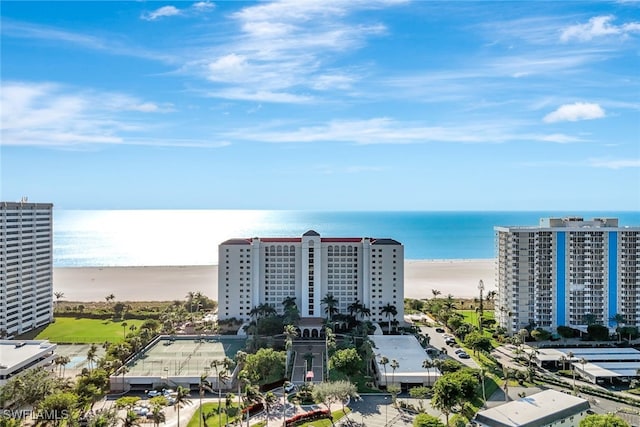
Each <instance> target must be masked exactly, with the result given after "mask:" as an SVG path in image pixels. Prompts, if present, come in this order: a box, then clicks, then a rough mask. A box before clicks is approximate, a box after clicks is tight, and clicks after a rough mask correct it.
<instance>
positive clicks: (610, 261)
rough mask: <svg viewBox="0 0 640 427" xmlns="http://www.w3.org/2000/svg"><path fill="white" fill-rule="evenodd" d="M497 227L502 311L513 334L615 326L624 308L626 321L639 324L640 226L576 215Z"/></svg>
mask: <svg viewBox="0 0 640 427" xmlns="http://www.w3.org/2000/svg"><path fill="white" fill-rule="evenodd" d="M495 231H496V246H497V259H496V262H497V268H498V272H497V276H496V280H497V285H498V296H497V298H496V303H495V315H496V319H497V321H498V324H499V325H500V326H502V327H504V328H506V329H507V331H508V332H509V333H514V332H517V331H518V330H519V329H521V328H525V327H527V326H535V327H540V328H543V329H546V330H549V331H555V329H556V328H557V327H558V326H571V327H575V328H578V329H585V328H586V326H587V325H589V324H591V323H599V324H602V325H605V326H608V327H610V328H611V327H613V328H615V327H616V326H617V323H618V322H615V321H612V320H611V318H612V317H614V316H615V315H617V314H620V315H622V316H623V317H624V322H620V324H621V325H622V324H625V325H629V326H634V325H640V227H620V226H619V225H618V219H617V218H594V219H593V220H591V221H585V220H584V219H583V218H578V217H572V218H543V219H541V220H540V224H539V226H537V227H519V226H518V227H495Z"/></svg>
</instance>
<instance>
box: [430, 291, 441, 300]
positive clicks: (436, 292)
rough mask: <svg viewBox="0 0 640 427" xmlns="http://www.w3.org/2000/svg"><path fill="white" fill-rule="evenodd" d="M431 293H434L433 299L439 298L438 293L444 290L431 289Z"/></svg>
mask: <svg viewBox="0 0 640 427" xmlns="http://www.w3.org/2000/svg"><path fill="white" fill-rule="evenodd" d="M431 293H432V294H433V299H436V298H438V295H440V294H442V292H440V291H439V290H437V289H431Z"/></svg>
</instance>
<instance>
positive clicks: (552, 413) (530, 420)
mask: <svg viewBox="0 0 640 427" xmlns="http://www.w3.org/2000/svg"><path fill="white" fill-rule="evenodd" d="M587 409H589V402H587V401H586V400H584V399H581V398H579V397H576V396H571V395H568V394H565V393H561V392H559V391H556V390H545V391H541V392H540V393H536V394H532V395H531V396H528V397H524V398H522V399H519V400H515V401H513V402H509V403H505V404H504V405H500V406H497V407H495V408H491V409H487V410H484V411H480V412H478V413H477V414H476V418H475V419H476V421H478V422H480V423H483V424H486V425H491V426H495V427H516V426H519V427H541V426H544V425H548V424H551V423H553V422H555V421H558V420H561V419H564V418H567V417H569V416H571V415H574V414H578V413H580V412H582V411H586V410H587Z"/></svg>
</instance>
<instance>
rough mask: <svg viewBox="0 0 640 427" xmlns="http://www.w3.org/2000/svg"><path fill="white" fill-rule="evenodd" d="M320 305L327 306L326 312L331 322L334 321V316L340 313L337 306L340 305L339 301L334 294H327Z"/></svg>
mask: <svg viewBox="0 0 640 427" xmlns="http://www.w3.org/2000/svg"><path fill="white" fill-rule="evenodd" d="M320 303H321V304H323V305H324V306H325V307H324V312H325V313H327V316H328V318H329V321H331V320H332V319H333V315H334V314H336V313H337V312H338V309H337V308H336V306H337V305H338V300H337V299H336V298H335V297H334V296H333V295H332V294H327V295H326V296H325V297H324V298H322V301H320Z"/></svg>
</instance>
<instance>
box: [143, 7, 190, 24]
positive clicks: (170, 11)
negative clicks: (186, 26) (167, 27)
mask: <svg viewBox="0 0 640 427" xmlns="http://www.w3.org/2000/svg"><path fill="white" fill-rule="evenodd" d="M181 13H182V12H181V11H180V9H178V8H177V7H175V6H162V7H160V8H158V9H156V10H154V11H152V12H145V13H143V14H142V16H140V18H142V19H144V20H145V21H155V20H156V19H158V18H164V17H167V16H176V15H180V14H181Z"/></svg>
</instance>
